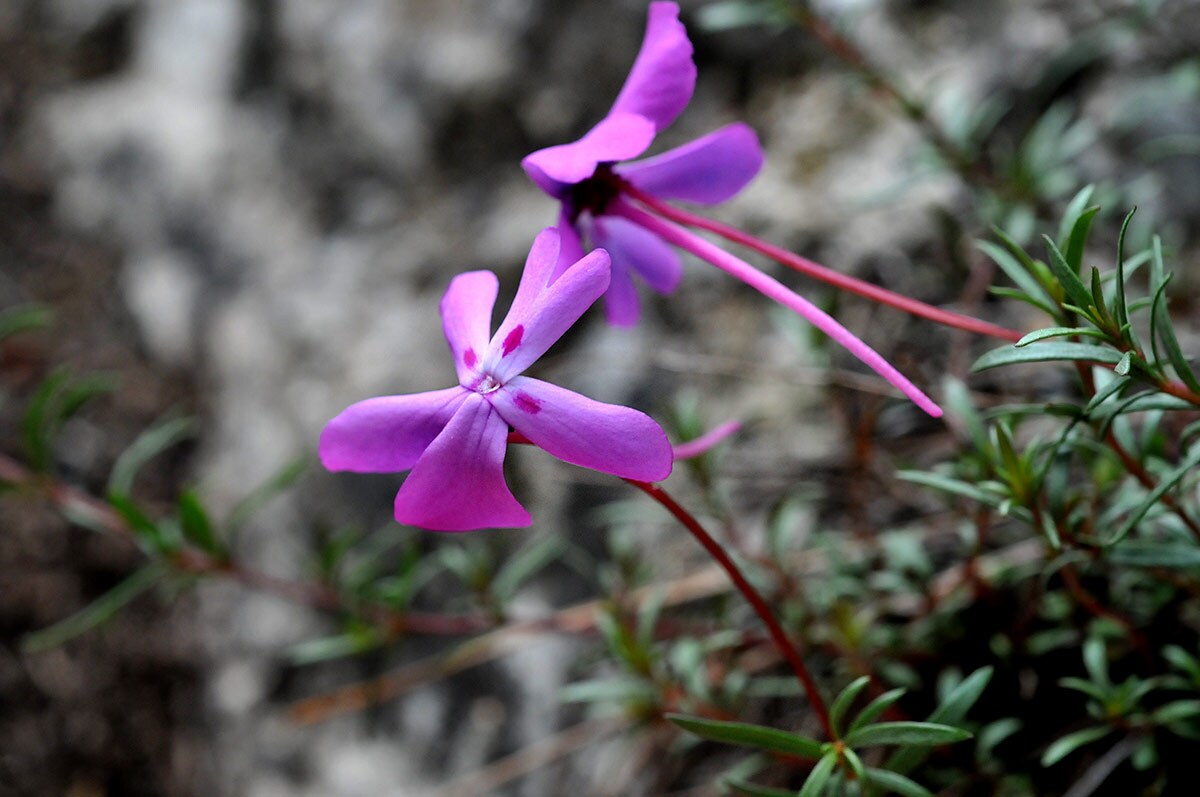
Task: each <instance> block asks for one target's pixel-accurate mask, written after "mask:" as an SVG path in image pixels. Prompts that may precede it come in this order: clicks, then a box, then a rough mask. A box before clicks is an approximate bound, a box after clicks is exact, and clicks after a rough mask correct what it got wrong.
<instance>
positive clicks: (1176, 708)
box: [1150, 700, 1200, 725]
mask: <svg viewBox="0 0 1200 797" xmlns="http://www.w3.org/2000/svg"><path fill="white" fill-rule="evenodd" d="M1192 717H1200V700H1176V701H1175V702H1173V703H1167V704H1166V705H1165V706H1162V707H1160V708H1157V709H1155V710H1154V711H1153V712H1151V714H1150V721H1151V722H1155V723H1157V724H1159V725H1166V724H1167V723H1170V722H1179V721H1180V720H1186V719H1191V718H1192Z"/></svg>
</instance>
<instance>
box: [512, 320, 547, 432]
mask: <svg viewBox="0 0 1200 797" xmlns="http://www.w3.org/2000/svg"><path fill="white" fill-rule="evenodd" d="M518 329H519V327H518ZM513 401H514V402H516V405H517V409H519V410H522V411H523V412H528V413H529V414H530V415H537V414H538V413H539V412H541V411H542V402H540V401H538V400H537V399H535V398H534V397H533V396H530V395H528V394H527V393H517V395H516V396H515V397H514V398H513Z"/></svg>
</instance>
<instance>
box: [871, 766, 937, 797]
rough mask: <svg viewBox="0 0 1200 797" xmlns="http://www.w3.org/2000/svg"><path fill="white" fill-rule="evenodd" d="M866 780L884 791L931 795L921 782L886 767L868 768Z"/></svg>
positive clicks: (906, 795) (915, 796) (908, 795)
mask: <svg viewBox="0 0 1200 797" xmlns="http://www.w3.org/2000/svg"><path fill="white" fill-rule="evenodd" d="M866 781H867V783H869V784H871V785H872V786H874V787H875V788H877V789H883V790H884V793H895V794H899V795H902V797H933V792H931V791H930V790H929V789H927V788H925V787H924V786H922V785H921V784H919V783H917V782H916V781H913V780H910V779H909V778H906V777H905V776H904V775H901V774H900V773H899V772H892V771H890V770H887V769H868V770H867V777H866Z"/></svg>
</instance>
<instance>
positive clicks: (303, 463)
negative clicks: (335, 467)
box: [225, 457, 308, 535]
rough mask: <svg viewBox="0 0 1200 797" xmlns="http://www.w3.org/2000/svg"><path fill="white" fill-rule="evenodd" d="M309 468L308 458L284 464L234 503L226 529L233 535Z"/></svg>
mask: <svg viewBox="0 0 1200 797" xmlns="http://www.w3.org/2000/svg"><path fill="white" fill-rule="evenodd" d="M307 469H308V458H307V457H300V458H297V459H294V460H292V461H291V462H289V463H287V464H286V465H284V466H283V467H282V468H280V469H279V470H278V471H276V472H275V474H274V475H272V476H270V477H269V478H268V479H267V480H266V481H265V482H263V483H262V484H260V485H259V486H258V487H255V488H254V489H253V490H252V491H251V492H250V494H249V495H247V496H246V497H245V498H243V499H242V500H241V501H238V502H237V503H236V504H234V507H233V509H231V510H230V512H229V516H228V517H227V518H226V519H225V531H226V533H227V534H230V535H233V534H236V533H237V532H238V531H240V530H241V528H242V526H244V525H246V522H247V521H249V520H250V518H251V517H253V516H254V514H255V513H256V512H258V511H259V510H260V509H262V508H263V507H264V506H266V504H267V503H268V502H269V501H270V500H271V499H272V498H274V497H275V496H277V495H279V494H280V493H282V492H283V491H284V490H286V489H288V488H289V487H291V486H292V485H293V484H295V483H296V480H297V479H299V478H300V476H301V475H303V473H304V471H305V470H307Z"/></svg>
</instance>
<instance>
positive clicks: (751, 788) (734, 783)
mask: <svg viewBox="0 0 1200 797" xmlns="http://www.w3.org/2000/svg"><path fill="white" fill-rule="evenodd" d="M725 784H726V785H727V786H729V788H731V789H733V790H734V792H736V793H737V794H744V795H745V796H746V797H796V790H795V789H774V788H771V787H769V786H757V785H755V784H753V783H749V782H747V781H744V780H735V779H732V778H730V779H728V780H726V781H725Z"/></svg>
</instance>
